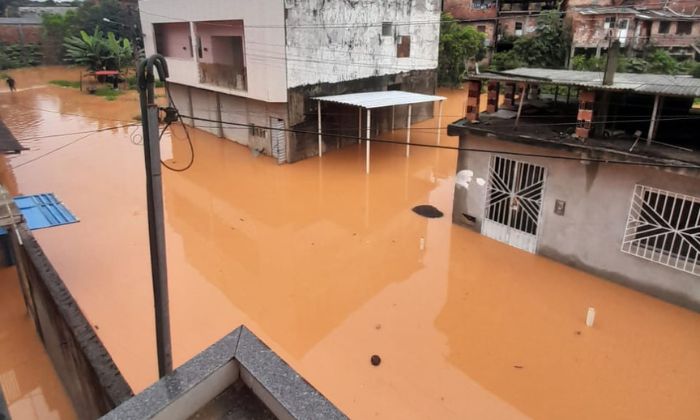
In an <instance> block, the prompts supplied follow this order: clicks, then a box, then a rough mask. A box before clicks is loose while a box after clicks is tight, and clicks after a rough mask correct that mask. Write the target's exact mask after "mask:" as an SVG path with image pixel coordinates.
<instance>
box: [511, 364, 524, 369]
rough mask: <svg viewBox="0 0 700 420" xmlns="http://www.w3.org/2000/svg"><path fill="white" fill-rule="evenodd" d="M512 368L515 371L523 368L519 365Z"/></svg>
mask: <svg viewBox="0 0 700 420" xmlns="http://www.w3.org/2000/svg"><path fill="white" fill-rule="evenodd" d="M513 367H514V368H516V369H522V368H523V367H522V366H520V365H513Z"/></svg>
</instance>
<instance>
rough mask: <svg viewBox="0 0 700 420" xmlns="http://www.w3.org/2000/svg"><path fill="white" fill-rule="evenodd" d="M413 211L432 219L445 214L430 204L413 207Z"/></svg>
mask: <svg viewBox="0 0 700 420" xmlns="http://www.w3.org/2000/svg"><path fill="white" fill-rule="evenodd" d="M413 211H414V212H415V213H416V214H418V215H421V216H423V217H428V218H430V219H437V218H440V217H442V216H444V215H445V214H444V213H443V212H441V211H440V210H438V209H437V208H436V207H434V206H430V205H422V206H416V207H414V208H413Z"/></svg>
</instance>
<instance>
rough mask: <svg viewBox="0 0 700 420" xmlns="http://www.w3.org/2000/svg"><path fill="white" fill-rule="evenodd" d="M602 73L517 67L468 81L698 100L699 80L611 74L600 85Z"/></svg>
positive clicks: (699, 92)
mask: <svg viewBox="0 0 700 420" xmlns="http://www.w3.org/2000/svg"><path fill="white" fill-rule="evenodd" d="M603 74H604V73H603V72H596V71H577V70H554V69H536V68H518V69H515V70H508V71H504V72H497V73H496V72H494V73H489V72H486V73H481V74H477V75H470V76H469V78H472V79H482V80H502V81H515V82H531V83H553V84H560V85H569V86H581V87H589V88H593V89H597V90H612V91H630V92H637V93H643V94H649V95H672V96H685V97H695V98H697V97H700V79H696V78H692V77H689V76H669V75H665V74H642V73H615V80H614V82H613V84H612V85H609V86H605V85H603Z"/></svg>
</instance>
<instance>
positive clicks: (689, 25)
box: [676, 22, 693, 35]
mask: <svg viewBox="0 0 700 420" xmlns="http://www.w3.org/2000/svg"><path fill="white" fill-rule="evenodd" d="M691 32H693V22H678V23H676V35H690V33H691Z"/></svg>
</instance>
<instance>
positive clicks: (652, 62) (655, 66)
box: [646, 49, 679, 74]
mask: <svg viewBox="0 0 700 420" xmlns="http://www.w3.org/2000/svg"><path fill="white" fill-rule="evenodd" d="M646 61H647V62H648V63H649V73H657V74H677V73H678V71H679V65H678V61H676V59H675V58H673V57H671V54H669V53H668V52H667V51H665V50H659V49H654V50H652V51H651V52H650V53H648V54H647V56H646Z"/></svg>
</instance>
